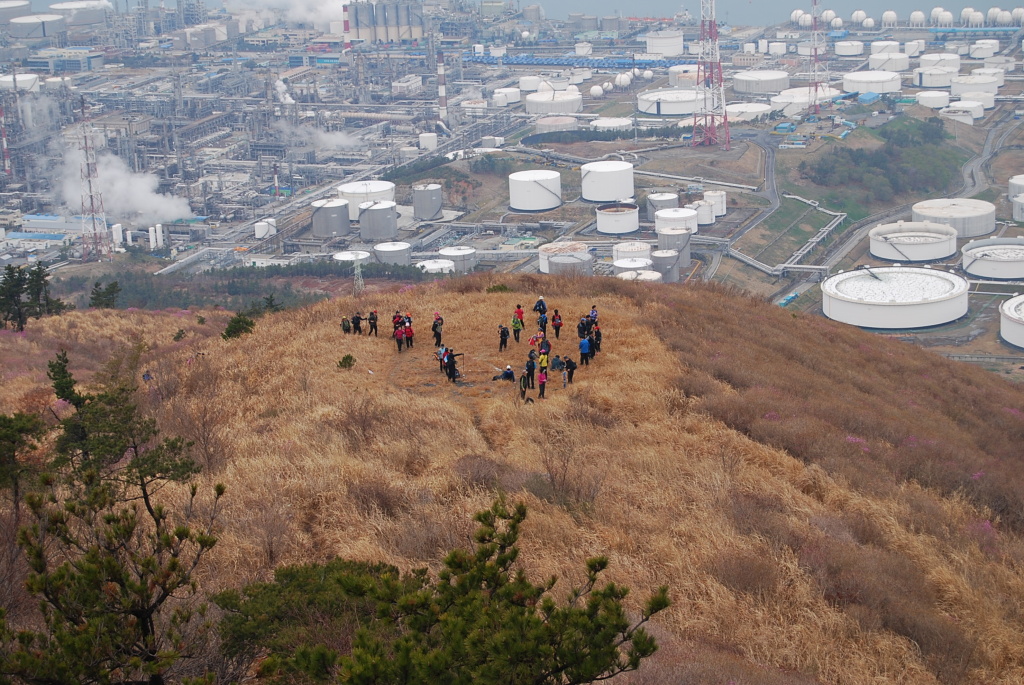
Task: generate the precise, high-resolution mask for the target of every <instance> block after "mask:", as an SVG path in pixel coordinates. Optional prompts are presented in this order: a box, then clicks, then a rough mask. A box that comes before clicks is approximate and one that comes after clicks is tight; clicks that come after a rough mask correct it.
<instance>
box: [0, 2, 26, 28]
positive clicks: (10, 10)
mask: <svg viewBox="0 0 1024 685" xmlns="http://www.w3.org/2000/svg"><path fill="white" fill-rule="evenodd" d="M29 14H32V4H31V3H30V2H29V0H0V26H6V25H7V22H9V21H10V20H11V19H14V18H15V17H25V16H28V15H29Z"/></svg>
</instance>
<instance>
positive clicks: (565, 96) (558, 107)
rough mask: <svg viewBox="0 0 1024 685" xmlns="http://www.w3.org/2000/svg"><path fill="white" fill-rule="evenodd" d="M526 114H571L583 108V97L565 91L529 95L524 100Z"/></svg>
mask: <svg viewBox="0 0 1024 685" xmlns="http://www.w3.org/2000/svg"><path fill="white" fill-rule="evenodd" d="M524 103H525V107H526V112H527V114H572V113H574V112H578V111H580V110H581V109H582V108H583V96H582V95H580V94H579V93H567V92H565V91H554V90H552V91H548V92H545V93H530V94H529V95H527V96H526V98H524Z"/></svg>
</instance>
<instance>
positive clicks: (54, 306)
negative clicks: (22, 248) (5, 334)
mask: <svg viewBox="0 0 1024 685" xmlns="http://www.w3.org/2000/svg"><path fill="white" fill-rule="evenodd" d="M69 309H74V307H73V306H72V305H69V304H68V303H66V302H64V301H63V300H61V299H58V298H55V297H52V296H51V295H50V279H49V272H47V270H46V267H45V266H43V264H42V263H40V262H36V264H35V265H34V266H32V267H31V268H29V269H21V268H18V267H16V266H13V265H11V264H8V265H7V266H5V267H4V270H3V273H2V274H0V317H2V320H0V324H2V328H12V329H14V330H15V331H23V330H25V324H26V323H27V322H28V320H29V319H30V318H33V319H38V318H40V317H43V316H47V315H50V314H62V313H64V312H66V311H68V310H69Z"/></svg>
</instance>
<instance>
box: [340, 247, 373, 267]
mask: <svg viewBox="0 0 1024 685" xmlns="http://www.w3.org/2000/svg"><path fill="white" fill-rule="evenodd" d="M371 256H372V255H371V254H370V253H369V252H365V251H363V250H347V251H345V252H335V253H334V256H333V257H332V259H333V260H334V261H336V262H341V263H342V264H347V265H349V266H353V265H355V264H368V263H369V262H370V257H371Z"/></svg>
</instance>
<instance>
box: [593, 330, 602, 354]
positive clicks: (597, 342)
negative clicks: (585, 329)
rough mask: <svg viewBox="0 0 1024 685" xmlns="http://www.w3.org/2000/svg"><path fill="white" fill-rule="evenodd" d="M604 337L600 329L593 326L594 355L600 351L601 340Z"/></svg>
mask: <svg viewBox="0 0 1024 685" xmlns="http://www.w3.org/2000/svg"><path fill="white" fill-rule="evenodd" d="M603 337H604V336H603V335H602V334H601V327H600V326H598V325H597V324H594V354H597V353H598V352H600V351H601V338H603Z"/></svg>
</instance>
